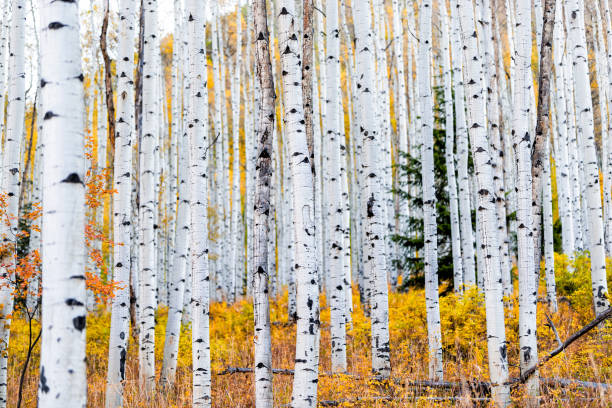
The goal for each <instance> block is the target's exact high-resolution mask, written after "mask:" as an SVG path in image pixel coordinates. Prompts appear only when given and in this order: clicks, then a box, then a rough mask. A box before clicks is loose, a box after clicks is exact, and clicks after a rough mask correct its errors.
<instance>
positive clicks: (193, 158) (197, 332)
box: [185, 0, 214, 407]
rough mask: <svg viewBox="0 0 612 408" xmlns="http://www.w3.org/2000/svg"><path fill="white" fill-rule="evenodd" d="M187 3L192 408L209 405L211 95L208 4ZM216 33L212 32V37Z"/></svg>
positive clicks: (192, 0)
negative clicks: (209, 146)
mask: <svg viewBox="0 0 612 408" xmlns="http://www.w3.org/2000/svg"><path fill="white" fill-rule="evenodd" d="M202 3H203V2H202V1H201V0H189V1H187V3H186V5H185V14H186V16H187V19H186V20H187V30H188V33H189V35H188V53H189V75H188V81H189V82H190V93H189V95H188V97H189V98H190V99H191V109H190V110H189V111H188V113H187V115H188V125H187V128H188V130H187V133H188V135H189V142H190V146H191V148H190V165H189V169H190V204H191V229H190V232H191V244H190V247H191V276H192V296H193V298H192V300H191V306H192V319H193V320H192V343H191V344H192V350H193V351H192V361H193V367H192V369H193V396H192V402H193V406H194V407H210V406H211V394H210V387H211V373H210V339H209V302H210V300H209V294H210V285H209V282H210V281H209V276H208V240H207V239H206V237H207V236H208V228H207V224H208V216H207V207H208V175H207V173H208V165H207V161H208V160H207V150H208V92H207V90H206V84H207V71H206V38H205V35H206V4H202ZM213 35H214V33H213Z"/></svg>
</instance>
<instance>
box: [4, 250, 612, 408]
mask: <svg viewBox="0 0 612 408" xmlns="http://www.w3.org/2000/svg"><path fill="white" fill-rule="evenodd" d="M556 261H557V262H558V264H559V267H560V268H561V271H560V272H557V275H558V278H557V281H558V292H559V293H560V295H562V296H561V298H560V302H559V311H558V312H557V313H555V314H553V313H550V312H549V311H548V308H547V307H546V305H545V304H544V303H541V307H539V308H538V343H539V350H540V355H544V354H546V353H547V352H548V351H550V350H552V349H554V348H556V347H557V345H558V343H557V340H556V337H555V335H554V332H553V330H552V329H551V328H550V327H549V325H547V321H548V320H547V317H546V314H549V315H550V317H551V319H552V321H553V322H554V326H555V327H556V329H557V331H558V333H559V336H560V338H561V340H565V339H566V338H567V337H569V335H570V334H572V333H574V332H575V331H577V330H578V329H580V328H581V327H582V326H584V325H585V324H587V323H588V322H589V321H590V320H592V319H593V317H594V316H593V312H592V310H591V306H590V303H589V302H590V300H589V299H590V297H589V296H590V287H589V286H590V285H589V283H590V282H588V273H587V272H586V271H587V270H588V269H587V268H588V260H587V261H584V262H583V263H582V264H577V265H576V268H575V272H574V273H569V272H565V274H564V272H563V270H562V268H563V267H565V268H566V270H567V259H566V258H564V257H563V256H559V257H557V258H556ZM558 271H559V269H558ZM585 276H586V280H585ZM610 277H611V273H610V271H609V274H608V278H609V281H610ZM611 283H612V282H611ZM540 296H541V298H544V285H543V282H541V285H540ZM354 300H355V302H354V312H353V315H352V320H353V322H352V327H351V329H350V330H349V331H348V332H347V356H348V367H349V374H348V375H336V376H329V375H325V374H324V375H321V376H320V379H319V400H320V401H321V406H352V407H357V406H358V407H383V406H384V407H431V406H487V405H489V404H490V402H488V400H487V399H486V397H487V395H486V394H483V395H478V397H484V399H483V398H478V399H476V398H474V399H470V398H469V395H470V392H469V391H466V390H469V389H470V387H471V386H470V384H469V382H471V381H473V382H478V381H488V368H487V349H486V323H485V311H484V299H483V297H482V295H480V294H478V292H477V291H476V290H471V291H468V292H466V293H465V294H464V295H463V296H462V297H457V296H455V295H454V294H452V293H449V294H446V295H444V296H442V297H441V298H440V302H441V304H440V312H441V322H442V339H443V346H444V376H445V380H446V381H451V382H458V383H463V385H464V387H463V389H464V394H460V393H457V392H454V391H452V390H445V389H438V388H428V387H425V386H424V385H422V384H418V385H414V382H416V381H422V380H427V379H428V378H427V377H428V376H427V373H428V357H427V354H428V351H427V325H426V317H425V296H424V292H423V290H411V291H409V292H408V293H393V292H392V293H390V296H389V306H390V311H389V317H390V336H391V347H390V348H391V365H392V379H393V380H392V381H389V382H387V383H384V384H381V383H379V382H376V381H374V380H372V378H371V374H370V368H371V366H370V356H371V354H370V345H369V335H370V323H369V319H368V318H367V317H366V316H364V313H363V311H362V308H361V306H360V304H359V302H358V293H357V291H354ZM321 304H322V311H321V321H322V330H321V350H320V364H321V365H320V370H321V372H322V373H327V372H329V370H330V337H329V309H328V308H326V307H324V306H325V299H324V298H323V299H322V303H321ZM507 305H508V306H509V307H508V308H507V309H506V335H507V341H508V357H509V362H510V374H511V376H512V377H516V376H518V374H519V370H518V335H517V332H518V302H517V300H516V297H514V298H512V299H508V301H507ZM286 310H287V294H286V292H285V293H284V295H283V296H281V297H279V298H278V299H276V300H274V301H273V303H272V305H271V320H272V321H273V322H275V324H273V326H272V352H273V358H272V360H273V366H274V368H283V369H292V368H293V359H294V347H295V326H294V325H290V324H287V313H286ZM166 316H167V310H166V309H161V310H160V313H159V314H158V317H157V329H156V354H157V370H158V372H159V369H160V368H161V361H162V353H163V342H164V328H165V324H166ZM32 327H33V329H32V330H33V332H34V337H35V336H36V334H38V330H39V327H40V326H39V325H38V324H37V323H36V322H34V324H33V326H32ZM109 332H110V314H109V313H108V312H107V311H106V309H104V308H100V310H99V311H98V312H97V313H92V314H91V315H90V317H89V319H88V324H87V353H88V354H87V362H88V384H89V390H88V404H87V405H88V407H103V406H104V403H103V402H104V390H105V380H106V359H107V352H108V336H109ZM28 336H29V325H28V324H27V322H26V321H25V320H23V319H20V318H18V317H16V318H15V320H14V322H13V326H12V333H11V340H10V346H11V347H10V358H9V384H8V387H9V405H8V406H9V407H15V406H16V400H17V394H18V388H19V378H20V374H21V370H22V368H23V362H24V361H25V356H26V353H27V346H28ZM210 339H211V355H212V371H213V376H212V399H213V406H214V407H245V408H246V407H253V406H254V400H253V388H254V387H253V375H252V374H249V373H246V374H244V373H235V374H228V375H219V373H221V372H222V371H224V370H225V369H226V368H228V367H243V368H246V367H252V364H253V307H252V304H251V303H250V302H249V301H248V300H242V301H240V302H238V303H236V304H234V305H232V306H228V305H227V304H225V303H214V304H212V305H211V329H210ZM38 352H39V345H37V346H36V348H35V349H34V354H33V358H32V362H31V364H30V367H29V369H28V370H27V373H26V376H25V381H24V384H23V403H22V407H28V408H29V407H35V406H36V390H37V386H38V361H39V358H38ZM179 354H180V355H179V361H178V370H177V378H176V385H175V386H174V387H172V388H171V389H167V390H164V391H163V392H158V394H157V395H156V396H155V397H154V400H153V401H150V402H147V401H145V400H144V398H143V393H142V390H141V388H140V386H139V384H138V357H137V349H136V347H135V344H134V342H133V340H132V341H131V342H130V348H129V352H128V364H127V369H126V370H127V371H126V372H127V378H128V380H127V383H126V392H125V396H126V404H125V407H126V408H132V407H152V408H162V407H163V408H166V407H188V406H190V401H191V369H190V365H191V364H190V363H191V332H190V329H189V327H183V329H182V333H181V339H180V352H179ZM540 375H541V377H542V378H544V379H571V380H579V381H592V382H597V383H608V384H610V383H611V381H612V322H608V323H607V324H606V325H605V327H600V328H596V329H595V330H593V331H592V332H590V333H589V334H587V335H585V336H584V337H582V338H581V339H579V340H578V341H577V342H576V343H574V344H573V345H572V346H570V347H569V348H568V349H567V350H566V351H565V352H564V353H562V354H560V355H558V356H557V357H555V358H553V359H552V360H551V361H550V362H548V363H547V364H546V365H545V366H544V367H543V368H542V369H541V370H540ZM292 379H293V378H292V376H290V375H286V374H277V375H275V376H274V406H275V407H282V406H287V405H286V404H288V403H289V402H290V399H291V388H292V387H291V386H292ZM409 382H413V384H410V385H408V386H407V385H406V383H409ZM546 384H548V385H546ZM472 391H473V392H472V396H473V397H475V396H476V394H477V391H476V390H473V389H472ZM542 392H543V395H542V398H541V406H543V407H561V406H563V407H568V406H570V407H586V406H593V407H610V406H612V392H611V391H610V390H607V391H604V390H603V389H601V388H584V387H582V386H581V385H580V384H578V383H574V384H572V385H569V386H564V387H559V386H551V385H550V383H547V382H546V381H543V386H542ZM456 397H462V398H461V399H457V398H456ZM512 398H513V402H514V405H515V406H522V405H523V403H522V401H523V398H524V390H523V389H522V387H520V386H518V387H515V388H513V390H512ZM325 401H328V402H330V404H331V405H325ZM334 402H335V405H334ZM67 408H68V407H67Z"/></svg>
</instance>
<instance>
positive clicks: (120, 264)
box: [105, 0, 136, 408]
mask: <svg viewBox="0 0 612 408" xmlns="http://www.w3.org/2000/svg"><path fill="white" fill-rule="evenodd" d="M135 9H136V4H135V1H134V0H122V1H121V3H120V9H119V24H120V27H119V58H117V94H118V97H117V134H116V136H115V169H114V178H115V179H114V184H115V186H114V188H115V190H116V191H117V193H116V194H115V195H114V198H113V199H114V204H113V207H114V214H113V233H114V238H113V241H114V242H115V243H116V245H115V246H114V247H113V250H114V259H113V262H114V268H113V280H114V281H115V282H121V283H120V284H121V288H120V289H118V290H117V291H116V292H115V296H114V297H113V300H112V305H111V327H110V331H111V332H110V337H109V347H108V373H107V379H106V400H105V402H106V408H116V407H120V406H122V404H123V381H124V380H125V363H126V358H127V345H128V338H129V334H130V285H129V282H130V267H131V266H130V248H131V241H132V237H131V232H132V225H131V223H132V203H131V201H130V200H131V197H132V145H133V142H134V140H135V139H134V133H135V126H134V81H133V76H134V40H135V38H136V36H135V31H134V22H135V16H136V13H135V11H136V10H135Z"/></svg>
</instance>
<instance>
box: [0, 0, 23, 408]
mask: <svg viewBox="0 0 612 408" xmlns="http://www.w3.org/2000/svg"><path fill="white" fill-rule="evenodd" d="M11 16H12V17H11V28H10V46H9V58H8V65H9V73H8V93H7V99H8V106H7V117H6V133H5V138H4V151H3V153H4V154H3V155H2V173H1V175H0V176H1V177H2V185H1V187H2V188H1V191H2V192H3V193H4V194H6V200H7V207H6V214H7V216H8V219H3V222H2V225H1V226H0V232H1V233H2V237H3V238H2V239H3V244H5V245H7V246H8V248H7V249H8V251H6V253H5V254H4V255H3V256H2V259H0V264H1V265H2V266H0V280H1V281H4V282H2V286H1V287H0V406H5V405H6V402H7V389H6V387H7V382H8V378H7V377H8V372H7V369H8V353H9V351H8V349H9V340H10V325H11V318H10V316H11V314H12V313H13V300H14V299H13V296H14V295H13V290H14V287H13V286H12V284H11V282H12V281H13V280H14V279H13V277H14V268H15V266H16V261H17V259H16V254H17V252H16V251H17V247H16V239H15V238H14V237H15V236H16V235H15V234H17V233H18V228H19V226H18V216H19V196H20V190H21V185H20V183H21V169H20V167H21V164H20V159H21V155H20V153H21V143H22V139H23V130H24V119H25V66H24V65H25V20H26V17H25V1H23V0H14V1H13V2H12V10H11ZM4 93H5V92H4V91H3V94H4ZM3 99H4V98H3ZM0 130H2V129H1V128H0Z"/></svg>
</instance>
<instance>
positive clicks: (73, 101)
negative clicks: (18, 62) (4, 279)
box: [21, 0, 87, 408]
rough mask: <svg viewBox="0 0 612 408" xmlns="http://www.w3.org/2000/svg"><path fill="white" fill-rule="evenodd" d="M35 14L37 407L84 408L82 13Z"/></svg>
mask: <svg viewBox="0 0 612 408" xmlns="http://www.w3.org/2000/svg"><path fill="white" fill-rule="evenodd" d="M21 5H22V6H23V4H21ZM40 16H41V26H42V30H41V39H40V67H41V72H40V78H41V84H42V86H41V97H42V108H43V110H44V112H45V114H44V124H43V128H42V138H43V143H44V155H45V161H44V187H43V208H44V212H43V219H42V223H43V225H44V228H43V232H42V234H43V236H42V241H43V251H42V254H43V255H42V256H43V257H42V277H43V278H42V290H43V293H44V294H45V295H44V296H43V300H42V330H43V334H42V344H41V349H40V350H41V351H40V384H39V387H38V390H39V391H38V406H39V407H41V408H55V407H57V408H63V407H81V408H85V406H86V401H87V373H86V361H85V323H86V313H87V312H86V310H85V301H86V292H85V276H84V275H85V184H84V177H85V157H84V144H83V142H84V139H85V134H84V133H85V132H84V128H83V125H84V119H85V118H84V110H85V107H84V103H83V71H82V69H81V46H80V39H79V10H78V6H77V3H76V2H71V3H67V2H57V1H54V0H45V1H44V2H42V3H41V8H40Z"/></svg>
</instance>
